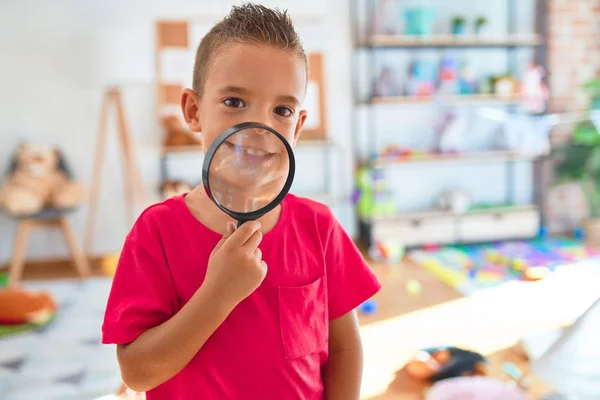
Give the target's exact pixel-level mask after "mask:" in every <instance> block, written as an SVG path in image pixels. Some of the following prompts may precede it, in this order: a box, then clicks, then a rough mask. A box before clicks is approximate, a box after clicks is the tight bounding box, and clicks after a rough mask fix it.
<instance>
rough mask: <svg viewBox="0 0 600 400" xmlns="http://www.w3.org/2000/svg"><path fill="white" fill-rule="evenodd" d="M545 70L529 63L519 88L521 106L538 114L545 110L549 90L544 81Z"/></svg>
mask: <svg viewBox="0 0 600 400" xmlns="http://www.w3.org/2000/svg"><path fill="white" fill-rule="evenodd" d="M545 75H546V71H545V70H544V68H543V67H542V66H540V65H537V64H535V63H531V64H529V67H528V68H527V71H525V74H524V76H523V80H522V82H521V88H520V97H521V106H522V107H523V109H524V110H525V111H527V112H530V113H533V114H539V113H542V112H544V111H545V110H546V105H547V104H548V98H549V97H550V90H549V89H548V86H547V85H546V84H545V83H544V76H545Z"/></svg>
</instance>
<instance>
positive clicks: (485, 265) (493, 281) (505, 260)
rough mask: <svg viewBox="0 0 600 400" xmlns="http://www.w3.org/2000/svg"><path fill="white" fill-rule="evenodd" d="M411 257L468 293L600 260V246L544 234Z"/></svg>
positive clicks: (415, 253) (418, 252)
mask: <svg viewBox="0 0 600 400" xmlns="http://www.w3.org/2000/svg"><path fill="white" fill-rule="evenodd" d="M408 257H409V258H410V259H411V260H413V261H414V262H416V263H417V264H419V265H420V266H422V267H423V268H426V269H427V270H429V271H431V272H432V273H433V274H434V275H436V276H437V277H438V278H439V279H440V280H441V281H443V282H444V283H446V284H447V285H450V286H451V287H453V288H454V289H455V290H457V291H458V292H460V293H462V294H465V295H468V294H470V293H473V292H476V291H478V290H481V289H486V288H490V287H494V286H498V285H500V284H502V283H506V282H509V281H515V280H523V281H530V280H537V279H541V278H543V277H544V276H545V275H546V274H548V273H552V272H553V271H556V270H557V269H559V268H567V267H569V266H571V265H573V264H577V263H580V262H583V261H589V260H592V259H598V262H599V263H600V250H599V249H594V248H591V247H589V246H586V245H585V244H583V242H581V241H579V240H575V239H570V238H545V239H535V240H521V241H505V242H497V243H485V244H469V245H453V246H445V247H440V248H436V249H418V250H412V251H410V252H409V253H408Z"/></svg>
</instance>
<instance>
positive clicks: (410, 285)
mask: <svg viewBox="0 0 600 400" xmlns="http://www.w3.org/2000/svg"><path fill="white" fill-rule="evenodd" d="M422 288H423V285H421V282H419V281H418V280H416V279H410V280H409V281H408V282H406V292H407V293H408V294H410V295H413V296H414V295H417V294H419V293H421V289H422Z"/></svg>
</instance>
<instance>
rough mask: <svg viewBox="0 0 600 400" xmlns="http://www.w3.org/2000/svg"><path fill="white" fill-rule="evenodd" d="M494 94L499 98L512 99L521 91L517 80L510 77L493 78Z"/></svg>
mask: <svg viewBox="0 0 600 400" xmlns="http://www.w3.org/2000/svg"><path fill="white" fill-rule="evenodd" d="M492 82H493V89H494V93H495V94H496V95H497V96H498V97H504V98H512V97H513V96H515V94H517V92H518V90H519V84H518V82H517V80H516V79H515V78H514V77H512V76H510V75H501V76H496V77H494V78H492Z"/></svg>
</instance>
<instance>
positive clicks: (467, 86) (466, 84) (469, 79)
mask: <svg viewBox="0 0 600 400" xmlns="http://www.w3.org/2000/svg"><path fill="white" fill-rule="evenodd" d="M476 92H477V76H476V75H475V72H474V71H473V68H471V66H469V65H468V64H466V63H465V64H463V65H462V67H461V69H460V75H459V93H460V94H461V95H470V94H475V93H476Z"/></svg>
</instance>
